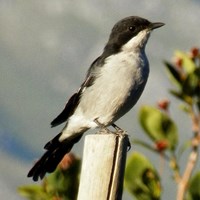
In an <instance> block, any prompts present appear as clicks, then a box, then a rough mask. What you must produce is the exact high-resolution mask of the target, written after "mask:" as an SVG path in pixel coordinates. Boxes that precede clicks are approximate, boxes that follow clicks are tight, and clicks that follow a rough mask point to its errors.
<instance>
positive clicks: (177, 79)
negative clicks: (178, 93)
mask: <svg viewBox="0 0 200 200" xmlns="http://www.w3.org/2000/svg"><path fill="white" fill-rule="evenodd" d="M164 64H165V66H166V68H167V71H168V75H169V79H170V80H171V81H172V82H173V83H174V84H175V85H176V86H178V87H179V88H181V85H182V83H183V80H182V79H181V75H180V73H179V72H178V70H177V69H176V68H175V67H174V66H173V65H172V64H171V63H169V62H167V61H164Z"/></svg>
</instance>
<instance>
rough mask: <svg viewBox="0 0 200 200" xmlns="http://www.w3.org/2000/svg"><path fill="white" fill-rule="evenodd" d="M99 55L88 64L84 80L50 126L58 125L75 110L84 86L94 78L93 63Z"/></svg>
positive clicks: (91, 82) (90, 83)
mask: <svg viewBox="0 0 200 200" xmlns="http://www.w3.org/2000/svg"><path fill="white" fill-rule="evenodd" d="M99 59H100V57H98V58H97V59H96V60H95V61H94V62H93V63H92V64H91V66H90V68H89V70H88V72H87V76H86V79H85V81H84V82H83V83H82V85H81V87H80V88H79V90H78V91H77V92H76V93H74V94H73V95H72V96H71V98H70V99H69V100H68V102H67V104H66V106H65V108H64V110H63V111H62V112H61V113H60V114H59V115H58V116H57V117H56V118H55V119H54V120H53V121H52V122H51V127H55V126H58V125H60V124H62V123H63V122H65V121H67V119H68V118H69V117H70V116H71V115H72V114H73V113H74V111H75V110H76V107H77V106H78V104H79V101H80V99H81V95H82V94H83V92H84V91H85V89H86V88H88V87H90V86H91V85H92V84H93V83H94V80H95V78H96V75H95V73H94V71H95V65H96V63H97V62H98V60H99Z"/></svg>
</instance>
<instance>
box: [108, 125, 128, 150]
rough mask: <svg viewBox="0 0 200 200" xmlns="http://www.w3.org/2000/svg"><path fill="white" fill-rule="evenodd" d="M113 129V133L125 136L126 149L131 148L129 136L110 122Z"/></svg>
mask: <svg viewBox="0 0 200 200" xmlns="http://www.w3.org/2000/svg"><path fill="white" fill-rule="evenodd" d="M111 126H112V127H113V128H114V129H115V130H116V132H115V134H117V135H118V136H119V137H126V138H127V151H129V150H130V149H131V143H130V141H129V137H128V134H127V132H126V131H124V130H123V129H121V128H120V127H119V126H117V125H116V124H114V123H113V124H112V125H111Z"/></svg>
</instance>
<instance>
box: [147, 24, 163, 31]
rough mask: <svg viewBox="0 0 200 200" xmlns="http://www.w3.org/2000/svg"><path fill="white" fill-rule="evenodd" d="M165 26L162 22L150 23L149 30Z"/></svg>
mask: <svg viewBox="0 0 200 200" xmlns="http://www.w3.org/2000/svg"><path fill="white" fill-rule="evenodd" d="M164 25H165V24H164V23H162V22H155V23H151V25H150V28H151V30H153V29H156V28H160V27H161V26H164Z"/></svg>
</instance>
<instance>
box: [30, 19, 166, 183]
mask: <svg viewBox="0 0 200 200" xmlns="http://www.w3.org/2000/svg"><path fill="white" fill-rule="evenodd" d="M163 25H164V23H161V22H156V23H152V22H150V21H148V20H146V19H144V18H141V17H137V16H130V17H127V18H124V19H122V20H120V21H119V22H117V23H116V24H115V25H114V27H113V29H112V31H111V34H110V37H109V40H108V42H107V44H106V46H105V48H104V50H103V53H102V54H101V55H100V56H99V57H98V58H97V59H96V60H95V61H94V62H93V63H92V64H91V66H90V68H89V70H88V72H87V75H86V78H85V81H84V82H83V84H82V85H81V87H80V88H79V90H78V91H77V92H76V93H75V94H73V95H72V97H71V98H70V99H69V101H68V102H67V104H66V106H65V108H64V110H63V111H62V112H61V114H60V115H58V117H56V118H55V119H54V120H53V121H52V122H51V126H52V127H55V126H57V125H60V124H61V123H63V122H65V123H66V124H65V127H64V128H63V129H62V131H61V132H60V133H59V134H58V135H57V136H56V137H55V138H53V139H52V140H51V141H49V142H48V143H47V144H46V145H45V146H44V149H46V152H45V153H44V155H43V156H42V157H41V158H40V160H39V161H37V162H36V164H35V165H34V166H33V168H32V169H31V170H30V171H29V173H28V177H33V180H34V181H37V180H38V178H39V177H40V178H41V179H42V178H43V177H44V176H45V174H46V173H47V172H49V173H50V172H53V171H54V170H55V168H56V166H57V165H58V164H59V162H60V161H61V160H62V158H63V157H64V155H65V154H66V153H68V152H69V151H70V150H71V149H72V147H73V145H74V144H75V143H76V142H78V141H79V140H80V138H81V137H82V135H83V133H84V132H85V131H87V130H88V129H92V128H97V127H100V128H102V127H107V126H110V125H111V126H114V127H116V126H115V124H114V123H115V121H117V120H118V119H119V118H120V117H122V116H123V115H124V114H126V113H127V112H128V111H129V110H130V109H131V108H132V107H133V106H134V105H135V104H136V102H137V101H138V99H139V97H140V96H141V94H142V92H143V90H144V87H145V85H146V82H147V79H148V75H149V63H148V59H147V56H146V54H145V46H146V44H147V41H148V39H149V36H150V33H151V32H152V30H154V29H156V28H159V27H161V26H163Z"/></svg>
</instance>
